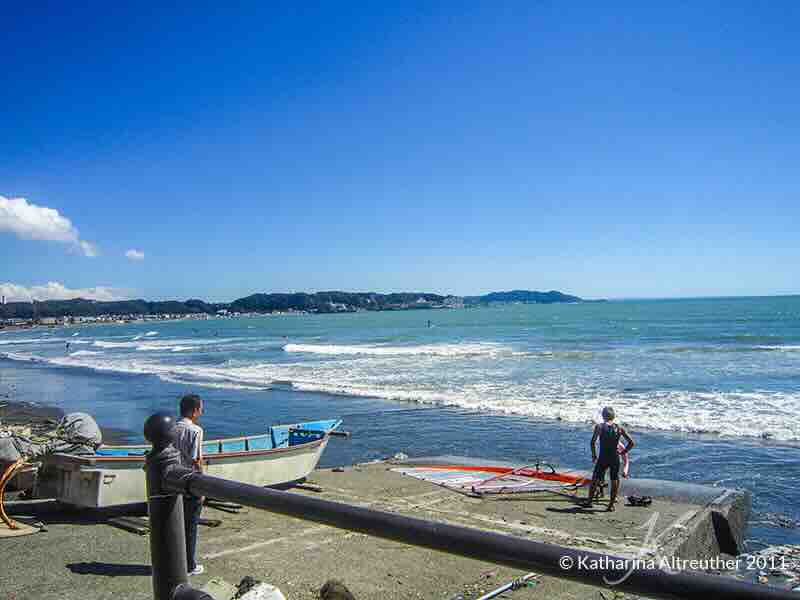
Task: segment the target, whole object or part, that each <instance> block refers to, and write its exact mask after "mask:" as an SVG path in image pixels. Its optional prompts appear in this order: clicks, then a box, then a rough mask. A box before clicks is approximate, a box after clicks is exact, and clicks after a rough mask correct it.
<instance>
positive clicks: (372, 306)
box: [0, 290, 583, 319]
mask: <svg viewBox="0 0 800 600" xmlns="http://www.w3.org/2000/svg"><path fill="white" fill-rule="evenodd" d="M463 302H464V304H466V305H484V304H491V303H495V302H522V303H525V304H552V303H555V302H583V300H582V299H581V298H579V297H578V296H570V295H568V294H563V293H561V292H557V291H555V290H553V291H550V292H532V291H525V290H515V291H512V292H492V293H490V294H486V295H483V296H467V297H465V298H463ZM460 304H461V299H460V298H457V297H455V296H443V295H441V294H431V293H427V292H403V293H397V294H376V293H374V292H337V291H332V292H316V293H313V294H307V293H303V292H299V293H292V294H252V295H250V296H246V297H244V298H239V299H238V300H234V301H233V302H230V303H209V302H205V301H204V300H196V299H192V300H186V301H178V300H164V301H158V302H151V301H148V300H119V301H115V302H99V301H95V300H84V299H83V298H78V299H75V300H46V301H43V302H37V303H36V308H35V310H36V314H35V316H36V317H39V318H44V317H67V316H72V317H97V316H100V315H163V314H172V315H189V314H215V313H217V311H220V310H228V311H230V312H264V313H268V312H285V311H308V312H318V313H330V312H352V311H356V310H413V309H426V308H444V307H449V306H459V305H460ZM33 317H34V306H33V305H32V304H31V303H30V302H10V303H8V304H4V305H0V319H31V318H33Z"/></svg>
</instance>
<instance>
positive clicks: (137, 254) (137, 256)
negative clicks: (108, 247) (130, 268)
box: [125, 249, 144, 260]
mask: <svg viewBox="0 0 800 600" xmlns="http://www.w3.org/2000/svg"><path fill="white" fill-rule="evenodd" d="M125 256H127V257H128V258H130V259H131V260H144V252H142V251H141V250H133V249H131V250H128V251H127V252H126V253H125Z"/></svg>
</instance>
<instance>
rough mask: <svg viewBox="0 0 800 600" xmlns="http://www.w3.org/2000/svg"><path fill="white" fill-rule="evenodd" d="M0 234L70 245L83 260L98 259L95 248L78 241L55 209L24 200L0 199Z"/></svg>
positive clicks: (76, 232) (72, 227) (1, 197)
mask: <svg viewBox="0 0 800 600" xmlns="http://www.w3.org/2000/svg"><path fill="white" fill-rule="evenodd" d="M0 231H8V232H11V233H13V234H15V235H16V236H17V237H18V238H20V239H23V240H49V241H54V242H62V243H65V244H70V245H71V246H72V247H73V248H75V250H77V251H78V252H80V253H81V254H83V255H84V256H97V254H98V250H97V246H95V245H94V244H92V243H91V242H87V241H84V240H82V239H81V238H80V235H79V233H78V230H77V229H76V228H75V226H74V225H73V224H72V221H70V220H69V219H68V218H66V217H65V216H63V215H61V214H60V213H59V212H58V211H57V210H56V209H54V208H47V207H46V206H38V205H36V204H33V203H30V202H28V201H27V200H26V199H25V198H6V197H5V196H0Z"/></svg>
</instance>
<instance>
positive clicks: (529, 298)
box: [464, 290, 583, 304]
mask: <svg viewBox="0 0 800 600" xmlns="http://www.w3.org/2000/svg"><path fill="white" fill-rule="evenodd" d="M493 302H520V303H522V304H554V303H556V302H583V299H582V298H579V297H578V296H570V295H569V294H564V293H562V292H558V291H556V290H550V291H549V292H532V291H530V290H513V291H511V292H491V293H489V294H485V295H483V296H465V297H464V304H491V303H493Z"/></svg>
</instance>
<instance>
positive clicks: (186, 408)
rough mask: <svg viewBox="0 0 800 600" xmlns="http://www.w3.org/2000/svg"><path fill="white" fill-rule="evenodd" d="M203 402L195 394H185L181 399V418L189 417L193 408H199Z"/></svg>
mask: <svg viewBox="0 0 800 600" xmlns="http://www.w3.org/2000/svg"><path fill="white" fill-rule="evenodd" d="M202 404H203V401H202V400H201V399H200V396H198V395H197V394H186V395H185V396H184V397H183V398H181V416H182V417H191V416H192V413H193V412H194V409H195V408H200V406H201V405H202Z"/></svg>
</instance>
